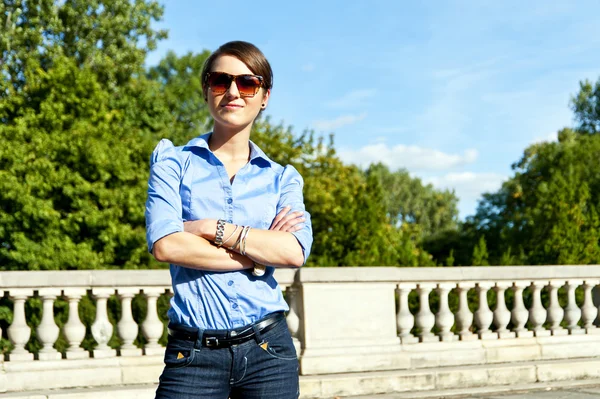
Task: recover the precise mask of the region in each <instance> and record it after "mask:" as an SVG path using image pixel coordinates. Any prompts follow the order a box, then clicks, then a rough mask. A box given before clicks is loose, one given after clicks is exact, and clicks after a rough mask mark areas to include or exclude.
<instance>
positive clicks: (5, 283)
mask: <svg viewBox="0 0 600 399" xmlns="http://www.w3.org/2000/svg"><path fill="white" fill-rule="evenodd" d="M294 273H295V270H292V269H278V270H277V271H276V273H275V278H276V279H277V281H278V282H279V284H280V285H282V286H285V285H290V284H291V283H292V282H293V281H294ZM169 286H171V276H170V274H169V270H167V269H160V270H63V271H60V270H59V271H8V272H0V289H10V288H38V287H57V288H67V287H88V288H92V287H169Z"/></svg>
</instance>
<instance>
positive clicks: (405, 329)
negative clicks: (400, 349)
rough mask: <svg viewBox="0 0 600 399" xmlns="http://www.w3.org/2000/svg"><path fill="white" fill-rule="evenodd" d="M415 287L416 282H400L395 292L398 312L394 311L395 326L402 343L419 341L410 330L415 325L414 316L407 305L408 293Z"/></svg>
mask: <svg viewBox="0 0 600 399" xmlns="http://www.w3.org/2000/svg"><path fill="white" fill-rule="evenodd" d="M416 287H417V285H416V284H411V283H400V284H398V289H396V294H397V295H398V312H397V313H396V326H397V327H398V337H399V338H400V342H402V343H403V344H413V343H416V342H419V339H418V338H416V337H415V336H413V335H412V334H411V333H410V331H411V330H412V328H413V327H414V325H415V316H413V314H412V313H411V312H410V308H409V306H408V295H409V294H410V292H411V291H412V290H413V289H415V288H416Z"/></svg>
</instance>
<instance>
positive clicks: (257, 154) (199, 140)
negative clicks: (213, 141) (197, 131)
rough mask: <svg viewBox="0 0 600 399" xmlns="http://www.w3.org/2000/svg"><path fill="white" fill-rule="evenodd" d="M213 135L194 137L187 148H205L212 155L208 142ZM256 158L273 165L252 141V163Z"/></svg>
mask: <svg viewBox="0 0 600 399" xmlns="http://www.w3.org/2000/svg"><path fill="white" fill-rule="evenodd" d="M211 134H212V132H210V133H206V134H203V135H202V136H198V137H194V138H193V139H191V140H190V141H189V142H188V143H187V144H186V145H185V146H186V147H200V148H205V149H206V150H208V151H209V152H211V153H212V151H211V150H210V148H209V147H208V140H209V139H210V135H211ZM256 158H262V159H264V160H265V161H267V162H268V163H269V164H270V165H272V164H273V161H271V159H270V158H269V157H268V156H267V154H265V153H264V152H263V150H261V149H260V148H259V147H258V146H257V145H256V144H254V143H253V142H252V140H250V162H252V161H253V160H255V159H256Z"/></svg>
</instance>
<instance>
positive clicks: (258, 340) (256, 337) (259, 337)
mask: <svg viewBox="0 0 600 399" xmlns="http://www.w3.org/2000/svg"><path fill="white" fill-rule="evenodd" d="M252 330H254V340H255V341H256V343H257V344H259V345H260V344H262V343H263V339H262V335H261V334H260V330H259V329H258V326H257V325H256V324H254V325H253V326H252Z"/></svg>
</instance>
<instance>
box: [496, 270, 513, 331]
mask: <svg viewBox="0 0 600 399" xmlns="http://www.w3.org/2000/svg"><path fill="white" fill-rule="evenodd" d="M511 285H512V284H511V283H509V282H507V281H498V282H497V283H496V285H495V287H494V291H496V309H494V325H495V326H496V334H498V338H514V337H515V333H513V332H510V331H508V330H507V329H506V326H507V325H508V323H509V322H510V311H509V310H508V309H507V307H506V300H505V298H504V291H506V289H507V288H508V287H510V286H511Z"/></svg>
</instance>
